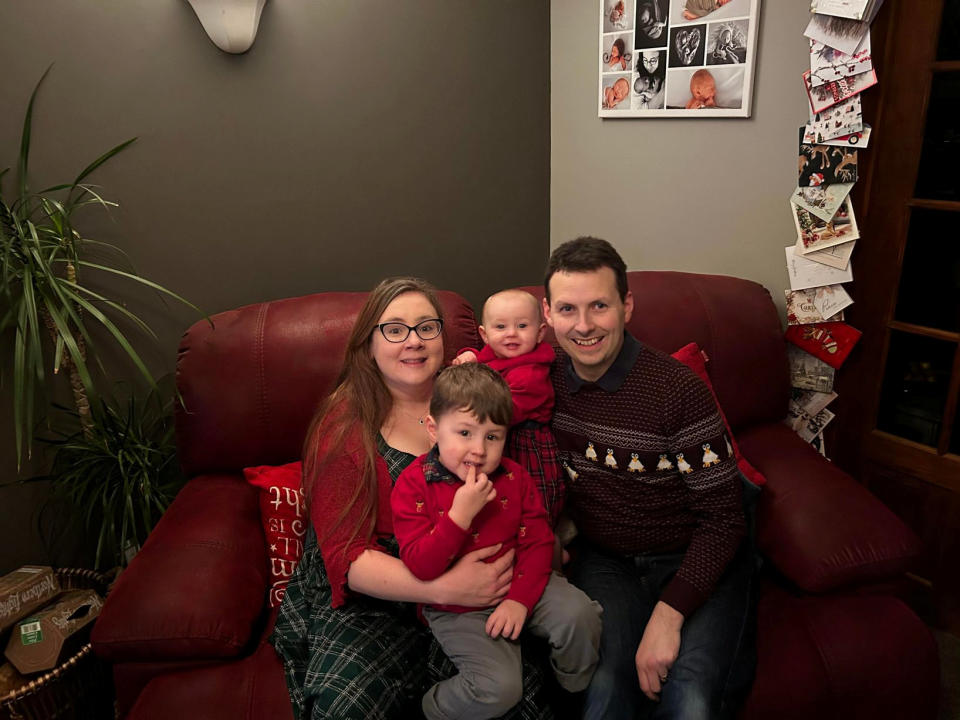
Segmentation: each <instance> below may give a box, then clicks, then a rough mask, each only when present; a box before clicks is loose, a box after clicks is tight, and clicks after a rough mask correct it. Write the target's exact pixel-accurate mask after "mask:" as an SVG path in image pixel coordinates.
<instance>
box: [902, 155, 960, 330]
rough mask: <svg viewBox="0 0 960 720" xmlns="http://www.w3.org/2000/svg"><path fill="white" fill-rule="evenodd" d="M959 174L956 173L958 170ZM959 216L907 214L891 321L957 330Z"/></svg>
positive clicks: (959, 307) (959, 309)
mask: <svg viewBox="0 0 960 720" xmlns="http://www.w3.org/2000/svg"><path fill="white" fill-rule="evenodd" d="M958 172H960V170H958ZM958 237H960V212H945V211H942V210H922V209H919V208H914V209H913V210H912V211H911V213H910V229H909V231H908V232H907V244H906V248H905V250H904V253H903V268H902V269H901V271H900V291H899V292H898V293H897V310H896V312H895V313H894V317H895V318H896V319H897V320H900V321H902V322H908V323H913V324H915V325H924V326H926V327H933V328H938V329H940V330H954V331H956V330H960V242H958V241H957V238H958Z"/></svg>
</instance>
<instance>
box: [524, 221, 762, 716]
mask: <svg viewBox="0 0 960 720" xmlns="http://www.w3.org/2000/svg"><path fill="white" fill-rule="evenodd" d="M544 287H545V290H546V297H545V298H544V303H543V306H544V316H545V318H546V321H547V323H549V325H550V326H551V327H552V328H553V329H554V332H555V334H556V338H557V342H558V343H559V345H560V347H561V348H562V349H563V350H564V351H565V353H566V357H560V358H558V360H557V362H556V363H555V364H554V366H553V371H552V380H553V384H554V389H555V391H556V406H555V409H554V419H553V428H554V432H555V434H556V436H557V442H558V445H559V447H560V450H561V459H562V461H563V462H564V464H565V466H566V467H567V471H568V473H569V475H570V478H571V481H570V483H569V484H568V490H567V510H568V512H569V514H570V515H571V517H572V519H573V521H574V522H575V523H576V525H577V528H578V531H579V535H578V538H577V540H576V542H575V543H574V545H573V555H574V560H573V562H572V563H571V567H570V573H569V574H570V578H571V580H572V581H573V582H574V584H576V585H578V586H579V587H580V588H582V589H583V590H584V591H585V592H586V593H587V594H588V595H589V596H590V597H592V598H593V599H595V600H598V601H599V602H600V604H601V605H603V608H604V616H603V635H602V637H601V646H600V658H601V660H600V666H599V667H598V669H597V672H596V674H595V675H594V679H593V681H592V682H591V684H590V687H589V688H588V690H587V691H586V696H585V700H584V702H585V705H584V717H585V718H630V719H631V720H632V719H633V718H635V717H636V716H637V714H638V713H640V712H642V711H643V710H645V709H647V710H651V709H652V716H653V717H655V718H667V717H669V718H681V719H682V720H691V719H696V718H711V717H722V716H725V715H727V714H729V715H732V713H733V711H734V710H735V708H734V707H732V703H731V702H730V701H731V699H734V700H739V699H740V697H741V696H742V695H743V694H745V692H746V689H747V687H748V686H749V682H750V678H752V672H753V667H752V658H753V646H752V645H753V644H752V640H751V639H750V638H751V637H752V622H753V617H752V604H751V594H752V593H751V580H752V575H753V562H752V553H751V552H750V550H749V548H748V547H746V546H747V543H746V542H745V535H746V532H745V522H744V514H743V506H742V491H741V481H740V476H739V473H738V471H737V466H736V460H735V458H734V457H733V456H732V452H731V451H730V449H729V444H728V438H727V436H726V432H725V428H724V425H723V421H722V420H721V418H720V415H719V412H718V410H717V406H716V403H715V402H714V400H713V397H712V395H711V393H710V391H709V390H708V389H707V387H706V386H705V385H704V384H703V382H702V381H701V380H700V379H699V378H697V377H696V376H695V375H694V374H693V372H692V371H690V370H689V369H688V368H687V367H685V366H684V365H682V364H681V363H679V362H677V361H676V360H674V359H673V358H671V357H669V356H667V355H665V354H664V353H661V352H659V351H657V350H654V349H653V348H649V347H646V346H644V345H642V344H640V343H639V342H638V341H637V340H636V339H635V338H633V337H632V336H631V335H630V334H629V333H627V332H625V326H626V323H627V322H628V321H629V320H630V318H631V316H632V314H633V311H634V306H633V296H632V294H631V293H630V291H629V289H628V286H627V275H626V265H625V264H624V262H623V260H622V258H621V257H620V255H619V254H618V253H617V251H616V250H615V249H614V248H613V247H612V246H611V245H610V244H609V243H608V242H606V241H605V240H600V239H597V238H589V237H584V238H578V239H576V240H572V241H570V242H567V243H565V244H563V245H561V246H560V247H558V248H557V249H556V250H555V251H554V252H553V254H552V255H551V257H550V261H549V263H548V265H547V272H546V277H545V280H544Z"/></svg>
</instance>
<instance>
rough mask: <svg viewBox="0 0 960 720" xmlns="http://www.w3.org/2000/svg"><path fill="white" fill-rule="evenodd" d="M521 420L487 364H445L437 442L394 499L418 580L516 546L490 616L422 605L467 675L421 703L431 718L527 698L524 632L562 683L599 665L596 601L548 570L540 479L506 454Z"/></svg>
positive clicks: (582, 677) (582, 678)
mask: <svg viewBox="0 0 960 720" xmlns="http://www.w3.org/2000/svg"><path fill="white" fill-rule="evenodd" d="M513 413H514V403H513V399H512V398H511V395H510V388H509V387H507V383H506V382H505V381H504V379H503V378H502V377H500V375H499V374H498V373H497V372H496V371H495V370H493V369H491V368H489V367H487V366H486V365H483V364H479V363H466V364H462V365H459V366H454V367H449V368H447V369H446V370H444V371H443V372H442V373H440V376H439V377H438V378H437V381H436V383H434V388H433V397H432V398H431V400H430V414H429V415H427V417H426V418H425V425H426V429H427V432H428V433H429V435H430V438H431V440H433V442H434V443H436V445H435V446H434V448H433V449H432V450H431V451H430V452H428V453H427V454H426V455H422V456H420V457H419V458H417V459H416V460H415V461H414V462H412V463H411V464H410V465H409V466H408V467H407V469H406V470H404V471H403V472H402V473H401V474H400V477H399V478H397V484H396V485H395V486H394V488H393V494H392V495H391V498H390V504H391V508H392V510H393V529H394V533H395V534H396V536H397V541H398V542H399V544H400V558H401V559H402V560H403V562H404V563H405V564H406V565H407V567H408V568H409V569H410V571H411V572H412V573H413V574H414V575H415V576H417V577H418V578H419V579H421V580H432V579H433V578H436V577H438V576H439V575H441V574H442V573H443V572H444V571H445V570H446V569H447V568H448V567H449V566H451V565H452V564H453V563H454V562H456V560H457V559H458V558H460V557H461V556H462V555H464V554H466V553H468V552H470V551H472V550H476V549H479V548H482V547H486V546H490V545H497V544H500V545H501V549H500V550H499V551H498V552H497V553H496V554H495V555H494V556H493V557H491V558H488V559H487V562H491V561H492V560H494V559H495V558H496V557H499V556H500V555H502V554H503V553H505V552H508V551H509V550H510V549H515V550H516V561H515V564H514V567H513V579H512V581H511V583H510V590H509V592H508V593H507V595H506V597H505V598H504V599H503V600H502V601H500V603H499V604H497V605H496V606H495V607H492V608H473V607H460V606H455V605H443V606H439V605H438V606H429V607H424V608H423V617H424V618H425V619H426V621H427V624H428V625H429V626H430V630H431V631H432V632H433V634H434V637H436V638H437V641H438V642H439V643H440V646H441V647H442V648H443V651H444V652H445V653H446V654H447V656H448V657H449V658H451V659H452V660H453V663H454V664H455V665H456V666H457V669H458V670H459V671H460V672H459V674H458V675H455V676H454V677H452V678H448V679H446V680H443V681H442V682H439V683H437V684H436V685H434V686H433V687H432V688H430V689H429V690H428V691H427V693H426V694H425V695H424V696H423V700H422V703H421V705H422V708H423V713H424V715H425V716H426V717H427V718H428V720H433V719H434V718H437V719H440V718H451V717H471V718H493V717H499V716H500V715H503V714H505V713H506V712H508V711H509V710H510V708H512V707H513V706H514V705H516V704H517V703H518V702H519V701H520V698H521V696H522V693H523V682H522V669H521V655H520V645H519V644H517V643H515V642H511V641H513V640H516V639H517V638H518V637H519V636H520V631H521V630H522V629H523V627H524V624H527V625H528V626H529V628H530V630H531V632H532V633H533V634H534V635H535V636H537V637H541V638H544V639H546V640H547V642H548V643H549V647H550V664H551V666H552V667H553V669H554V672H555V673H556V676H557V682H558V683H559V684H560V685H561V686H562V687H563V688H564V689H566V690H567V691H569V692H578V691H580V690H583V689H584V688H586V687H587V685H588V684H589V682H590V678H591V677H592V676H593V671H594V669H595V668H596V665H597V661H598V658H599V652H598V647H599V643H600V630H601V621H600V616H601V613H602V612H603V611H602V609H601V607H600V605H599V604H598V603H596V602H594V601H592V600H590V598H588V597H587V596H586V595H585V594H584V593H583V592H582V591H580V590H579V589H577V588H575V587H574V586H573V585H571V584H569V583H568V582H567V581H566V580H565V579H564V578H563V577H562V576H561V575H559V574H556V573H551V572H550V560H551V554H552V547H553V533H552V532H551V531H550V525H549V524H548V523H547V518H546V513H545V512H544V509H543V503H542V501H541V500H540V495H539V493H538V492H537V488H536V486H535V485H534V483H533V480H532V479H531V478H530V476H529V475H528V474H527V472H526V471H525V470H524V469H523V468H522V467H520V466H519V465H517V464H516V463H515V462H513V461H511V460H508V459H506V458H503V457H502V455H503V447H504V444H505V441H506V435H507V426H508V424H509V422H510V420H511V418H512V416H513Z"/></svg>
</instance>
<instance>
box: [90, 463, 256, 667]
mask: <svg viewBox="0 0 960 720" xmlns="http://www.w3.org/2000/svg"><path fill="white" fill-rule="evenodd" d="M257 496H258V489H257V488H255V487H252V486H251V485H248V484H247V483H246V482H244V480H243V478H242V477H241V476H240V475H239V474H237V475H206V476H200V477H196V478H193V479H192V480H190V481H189V482H188V483H187V484H186V485H185V486H184V487H183V489H182V490H180V492H179V493H178V494H177V497H176V498H174V501H173V503H171V505H170V507H169V508H168V510H167V512H166V513H164V515H163V517H162V518H161V519H160V522H159V523H157V526H156V527H155V528H154V530H153V532H152V533H151V534H150V537H149V538H147V542H146V543H145V544H144V546H143V549H142V550H141V551H140V552H139V553H137V555H136V557H135V558H134V559H133V562H132V563H131V564H130V566H129V567H128V568H127V569H126V570H124V571H123V572H122V573H121V574H120V577H119V578H118V579H117V582H116V584H115V585H114V587H113V589H112V590H111V592H110V595H109V596H108V597H107V600H106V602H105V604H104V609H103V612H101V614H100V618H99V619H98V620H97V624H96V625H95V626H94V629H93V633H92V635H91V641H92V642H93V646H94V651H95V652H96V653H97V655H99V656H100V657H103V658H105V659H107V660H110V661H112V662H157V661H171V660H184V659H189V660H202V659H210V658H220V659H222V658H233V657H237V656H238V655H239V654H240V653H241V651H242V650H243V649H244V648H245V647H248V646H249V645H250V644H251V635H252V634H253V632H254V629H255V627H256V625H257V623H258V622H259V621H260V620H261V615H262V612H263V608H264V604H265V602H264V601H265V599H266V587H267V556H266V549H265V546H264V540H263V530H262V529H261V526H260V506H259V503H258V497H257Z"/></svg>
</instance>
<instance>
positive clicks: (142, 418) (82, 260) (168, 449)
mask: <svg viewBox="0 0 960 720" xmlns="http://www.w3.org/2000/svg"><path fill="white" fill-rule="evenodd" d="M51 67H52V66H51ZM49 72H50V68H47V71H46V72H45V73H44V74H43V76H42V77H41V78H40V81H39V82H38V83H37V85H36V87H35V88H34V90H33V93H32V94H31V96H30V101H29V103H28V105H27V112H26V117H25V119H24V124H23V134H22V138H21V142H20V152H19V157H18V159H17V175H16V181H15V184H14V190H13V192H12V193H10V194H8V193H6V192H5V191H4V186H3V180H4V179H5V177H4V176H5V175H6V173H7V172H8V169H6V170H3V171H0V336H4V338H5V339H4V342H3V344H2V350H0V352H3V353H8V354H9V356H8V358H6V359H5V360H7V361H8V362H9V364H10V366H11V367H12V383H11V384H12V388H13V402H12V413H13V421H14V422H13V426H14V432H15V435H16V438H15V440H16V448H17V467H18V468H19V467H21V463H22V461H23V458H24V455H25V454H26V455H29V453H30V452H31V449H32V447H33V445H34V440H35V428H36V426H37V425H38V422H39V420H40V419H41V418H42V417H43V416H44V415H45V414H46V409H47V408H48V407H50V403H49V398H50V397H51V393H50V389H51V387H52V384H53V383H54V382H57V379H58V378H60V377H64V376H66V377H67V378H68V379H69V385H70V390H71V392H72V396H73V405H74V408H73V412H72V416H73V417H74V419H75V421H76V423H77V429H76V432H74V433H71V434H69V435H68V436H66V437H64V438H63V439H62V440H61V441H60V442H59V443H57V446H58V454H59V453H64V454H63V455H62V456H61V457H60V458H58V459H57V460H55V461H54V463H53V473H52V475H51V476H49V477H50V479H52V480H53V482H54V487H55V488H56V489H58V490H59V491H60V492H62V493H64V494H65V495H66V496H67V497H68V498H69V499H70V500H71V501H72V502H74V503H77V505H76V507H77V509H78V510H80V511H82V512H83V513H84V515H85V517H86V519H87V522H88V524H93V523H100V529H99V542H98V551H97V555H98V558H97V564H98V565H99V564H100V563H101V558H102V559H103V560H105V561H106V562H107V563H114V562H116V561H117V560H122V557H121V553H122V550H123V548H125V547H126V546H128V545H129V544H130V543H131V542H133V543H134V544H136V543H138V542H140V541H142V540H143V539H144V538H145V537H146V533H148V532H149V530H150V529H151V528H152V525H153V521H154V520H155V518H156V517H158V515H159V512H162V510H163V508H165V506H166V503H167V502H168V501H169V497H170V492H168V490H169V488H167V490H164V491H162V492H161V491H160V490H159V488H160V487H166V486H167V483H166V471H167V469H168V468H169V467H170V465H171V462H170V454H171V453H172V452H173V444H172V437H171V435H170V424H169V416H170V413H169V410H170V407H169V403H165V402H163V401H162V400H160V399H159V396H158V393H159V392H160V388H159V387H158V386H157V383H156V382H155V381H154V378H153V376H152V375H151V373H150V371H149V370H148V369H147V367H146V365H145V364H144V362H143V360H142V358H141V356H140V354H139V353H138V352H137V350H136V349H135V347H134V344H133V342H131V339H130V338H129V337H128V336H127V333H126V332H124V331H123V330H122V329H121V327H120V325H118V323H117V320H118V319H119V318H124V319H125V320H126V321H128V323H131V324H132V325H133V326H135V327H136V328H138V329H139V330H140V331H142V333H143V334H144V335H146V336H147V337H149V338H153V339H154V340H155V339H156V335H155V334H154V332H153V331H152V330H151V328H150V327H149V326H148V325H147V324H146V323H145V322H144V321H143V320H142V319H141V318H140V317H138V316H137V315H136V314H134V313H133V312H131V311H130V310H128V309H127V308H126V307H125V306H124V304H123V302H122V301H120V300H119V299H118V298H117V297H116V296H113V297H109V296H108V293H109V291H103V290H100V289H99V288H95V287H94V286H92V285H91V284H90V283H88V282H87V280H86V279H87V276H88V274H91V273H98V274H100V275H101V277H104V276H106V277H111V278H112V279H113V280H115V281H117V282H118V283H120V284H122V283H133V284H134V285H139V286H143V287H148V288H151V289H153V290H155V291H157V292H159V293H161V294H163V295H166V296H169V297H172V298H174V299H175V300H177V301H179V302H182V303H185V304H186V305H188V306H190V307H191V308H193V309H194V310H197V312H198V313H199V312H200V311H199V310H198V309H197V308H196V307H195V306H194V305H192V304H191V303H189V302H187V301H186V300H184V299H183V298H182V297H180V296H179V295H177V294H176V293H174V292H172V291H170V290H168V289H166V288H164V287H162V286H160V285H158V284H156V283H154V282H151V281H150V280H148V279H146V278H144V277H141V276H140V275H139V274H137V273H136V272H135V271H134V270H133V269H132V267H131V266H130V264H129V262H128V261H127V259H126V256H125V254H124V253H123V251H122V250H120V248H118V247H116V246H113V245H110V244H107V243H103V242H99V241H97V240H94V239H93V238H90V237H87V236H85V235H84V234H83V233H82V231H81V230H80V229H79V227H78V226H77V225H76V224H75V220H76V216H77V214H78V213H79V212H80V211H81V210H83V209H84V208H87V207H89V206H93V207H94V208H99V209H102V210H109V209H110V208H111V207H115V206H116V203H114V202H111V201H110V200H107V199H106V198H105V197H103V195H102V194H101V192H100V190H99V189H98V188H97V187H96V186H93V185H91V184H89V183H88V182H87V178H88V177H89V176H90V175H91V174H92V173H93V172H94V171H95V170H97V168H99V167H100V166H101V165H103V164H104V163H105V162H107V161H108V160H110V159H111V158H113V157H114V156H115V155H117V154H118V153H120V152H122V151H123V150H124V149H125V148H127V147H128V146H129V145H130V144H131V143H133V142H134V141H135V140H136V138H132V139H130V140H127V141H125V142H123V143H120V144H119V145H117V146H116V147H114V148H112V149H110V150H108V151H107V152H105V153H104V154H103V155H101V156H100V157H98V158H97V159H96V160H94V161H93V162H92V163H90V164H89V165H87V166H86V167H85V168H83V170H81V171H80V173H79V174H78V175H77V176H76V177H75V178H74V180H73V181H72V182H68V183H62V184H57V185H53V186H50V187H46V188H44V189H42V190H39V191H34V190H33V189H32V188H31V187H30V185H29V177H28V169H29V158H30V142H31V125H32V116H33V110H34V103H35V101H36V99H37V93H38V91H39V89H40V86H41V85H42V83H43V80H44V79H45V78H46V76H47V74H48V73H49ZM104 257H106V258H107V259H102V258H104ZM201 314H202V313H201ZM128 332H129V331H128ZM6 337H10V338H11V339H12V342H7V340H6ZM107 344H111V345H114V346H117V347H119V348H120V349H121V350H122V354H123V356H124V357H125V358H127V359H128V360H129V361H130V363H131V364H132V366H133V367H134V368H135V369H136V372H137V375H138V376H139V377H140V378H142V380H143V381H145V383H146V386H147V387H148V388H149V389H150V391H151V393H152V394H153V397H152V399H149V400H147V401H146V402H137V401H133V403H132V404H128V405H127V407H125V408H124V407H121V406H118V405H117V404H116V403H114V402H111V401H110V400H109V399H104V398H102V397H101V394H100V393H99V392H98V385H100V384H102V383H103V381H104V380H103V375H104V374H103V372H102V366H101V364H100V358H99V354H100V352H101V347H102V346H105V345H107ZM98 370H99V372H98ZM170 397H172V395H171V396H170ZM158 408H164V412H166V418H167V420H166V421H163V420H162V416H163V412H160V413H159V415H158V412H159V411H158ZM144 411H148V415H144V414H143V413H144ZM145 433H147V434H150V436H151V437H150V438H149V439H148V438H146V437H145ZM158 453H160V454H162V453H166V455H165V456H164V457H161V456H160V454H158ZM94 458H95V459H94ZM172 464H173V465H174V466H175V465H176V463H172ZM108 466H109V467H108ZM154 471H157V472H154Z"/></svg>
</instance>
